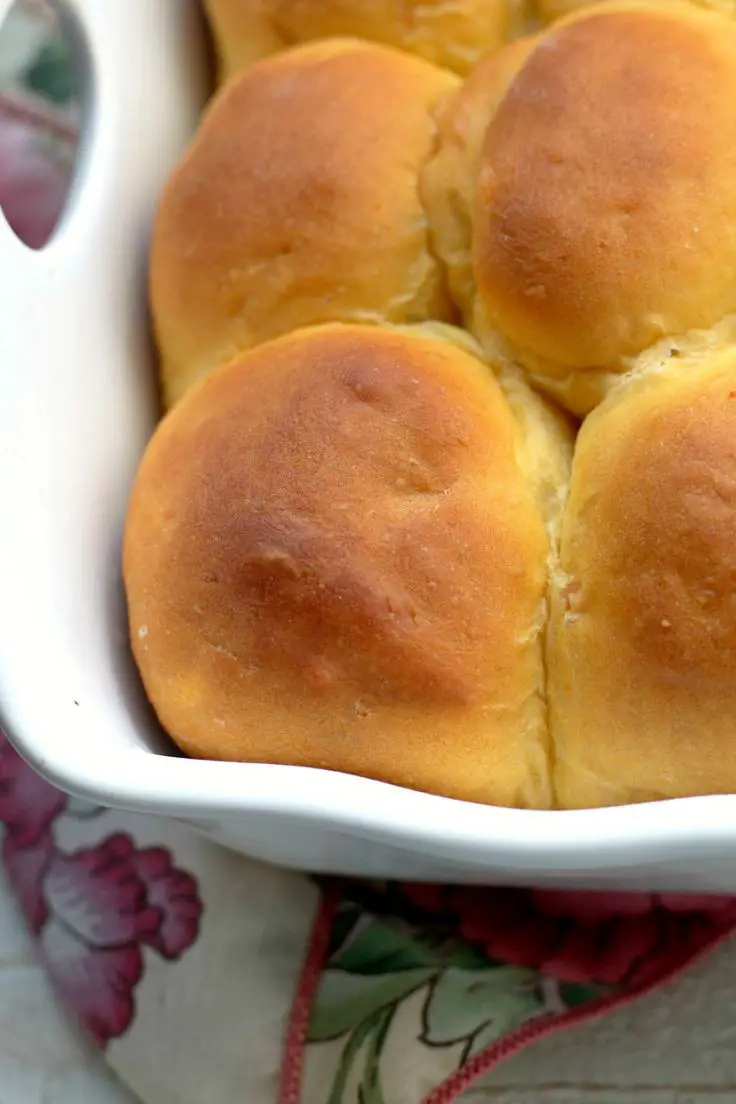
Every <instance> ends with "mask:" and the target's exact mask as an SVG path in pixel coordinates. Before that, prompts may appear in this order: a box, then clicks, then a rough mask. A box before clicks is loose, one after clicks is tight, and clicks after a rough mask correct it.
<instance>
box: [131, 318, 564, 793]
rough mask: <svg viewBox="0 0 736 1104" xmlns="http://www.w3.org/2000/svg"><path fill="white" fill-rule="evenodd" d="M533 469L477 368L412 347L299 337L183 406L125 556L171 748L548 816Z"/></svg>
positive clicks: (155, 453) (147, 672)
mask: <svg viewBox="0 0 736 1104" xmlns="http://www.w3.org/2000/svg"><path fill="white" fill-rule="evenodd" d="M539 432H540V434H541V433H542V432H543V430H542V429H541V428H540V430H539ZM524 451H525V444H524V442H523V439H522V436H521V433H520V431H519V427H518V424H517V422H516V421H515V418H514V416H513V415H512V413H511V410H510V408H509V406H508V404H507V402H506V400H505V398H504V396H503V394H502V392H501V390H500V388H499V386H498V384H497V382H496V380H495V379H494V377H493V375H492V373H491V372H490V371H489V370H488V369H487V367H486V366H485V365H483V364H481V363H480V362H479V361H477V360H475V359H474V358H473V357H472V356H470V355H469V354H468V353H467V352H464V351H463V350H461V349H460V348H458V347H456V346H453V345H451V344H448V343H447V342H444V341H440V340H434V339H432V338H429V337H421V336H416V335H412V334H406V333H403V332H396V331H389V330H382V329H380V328H372V327H368V328H366V327H341V326H330V327H318V328H316V329H312V330H304V331H300V332H297V333H293V334H291V335H289V336H287V337H284V338H280V339H279V340H277V341H275V342H271V343H269V344H266V345H261V346H259V347H258V348H256V349H254V350H252V351H251V352H250V353H249V354H247V355H246V356H245V357H243V358H241V359H239V360H237V361H233V362H232V363H231V364H230V365H229V366H227V367H225V368H221V369H219V370H218V371H216V372H214V373H213V374H212V375H210V376H209V377H208V378H207V379H206V380H204V381H203V382H202V383H201V384H200V385H198V386H197V387H196V388H194V389H193V390H192V391H191V392H190V393H189V394H188V395H187V396H185V398H184V399H183V400H182V401H181V403H180V404H177V406H176V407H175V408H174V410H173V411H172V412H171V413H170V414H169V416H168V417H167V418H166V419H165V420H164V422H163V423H162V424H161V426H160V428H159V430H158V432H157V433H156V435H155V436H154V438H153V441H152V443H151V445H150V447H149V449H148V452H147V454H146V456H145V458H144V461H143V463H142V466H141V469H140V472H139V475H138V479H137V483H136V487H135V490H134V493H133V497H132V502H131V507H130V513H129V518H128V525H127V534H126V548H125V578H126V587H127V592H128V599H129V606H130V619H131V638H132V642H133V647H134V651H135V655H136V659H137V661H138V664H139V667H140V670H141V673H142V675H143V679H144V682H145V685H146V689H147V691H148V693H149V696H150V698H151V700H152V702H153V704H154V706H155V707H156V709H157V711H158V713H159V716H160V717H161V720H162V722H163V724H164V726H165V727H166V728H167V730H168V731H169V732H170V733H171V735H172V736H173V737H174V739H175V740H176V741H177V742H178V743H179V744H180V745H181V746H182V747H183V748H184V749H185V750H186V751H188V752H189V753H191V754H194V755H198V756H204V757H211V758H218V759H233V760H238V759H246V760H262V761H267V762H287V763H297V764H306V765H313V766H323V767H330V768H333V769H342V770H348V771H354V772H357V773H361V774H365V775H367V776H369V777H376V778H383V779H387V780H389V781H394V782H397V783H400V784H404V785H408V786H415V787H417V788H423V789H428V790H430V791H434V792H439V793H446V794H449V795H454V796H463V797H466V798H468V799H471V800H481V801H496V802H499V803H501V804H522V805H525V804H532V805H534V804H542V805H544V804H546V802H547V800H548V770H547V764H546V755H547V737H546V721H545V716H544V708H543V701H542V693H541V688H542V684H543V671H542V658H541V641H540V633H541V628H542V624H543V620H544V604H543V600H544V592H545V585H546V557H547V537H546V533H545V527H544V518H543V517H542V512H541V509H540V506H539V505H538V503H537V502H536V501H535V499H534V494H533V492H532V490H531V489H530V486H529V484H528V482H527V477H526V475H525V474H523V473H522V470H521V467H520V464H519V458H520V457H522V456H523V454H524ZM541 455H542V462H543V463H544V464H545V466H548V464H549V463H551V462H552V460H551V454H550V452H549V451H548V454H547V455H546V456H544V454H543V452H542V453H541Z"/></svg>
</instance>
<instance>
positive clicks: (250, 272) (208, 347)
mask: <svg viewBox="0 0 736 1104" xmlns="http://www.w3.org/2000/svg"><path fill="white" fill-rule="evenodd" d="M457 84H458V80H457V78H456V77H454V76H453V75H452V74H450V73H448V72H446V71H444V70H442V69H439V68H437V67H436V66H433V65H430V64H429V63H428V62H425V61H421V60H420V59H418V58H414V57H411V56H409V55H408V54H404V53H401V52H399V51H398V50H392V49H389V48H387V47H383V46H376V45H372V44H370V43H363V42H358V41H353V40H337V39H333V40H329V41H325V42H320V43H315V44H312V45H309V46H303V47H298V48H295V49H293V50H289V51H287V52H285V53H283V54H280V55H278V56H277V57H275V58H272V59H269V60H267V61H264V62H261V63H260V64H258V65H255V66H253V67H252V68H251V69H249V70H248V71H247V72H246V73H244V74H243V75H241V76H240V77H237V78H236V79H235V80H234V81H232V82H231V83H230V84H228V85H227V86H226V88H225V89H223V90H222V91H221V92H220V94H219V95H218V96H217V97H216V98H215V100H214V101H213V103H212V105H211V106H210V107H209V109H208V111H207V113H206V114H205V117H204V120H203V122H202V124H201V126H200V128H199V131H198V133H197V135H196V136H195V138H194V141H193V143H192V145H191V148H190V149H189V151H188V153H187V155H186V156H185V158H184V160H183V162H182V163H181V164H180V166H179V167H178V168H177V169H176V171H175V172H174V173H173V175H172V176H171V178H170V180H169V182H168V185H167V187H166V189H165V191H164V194H163V196H162V198H161V201H160V204H159V208H158V213H157V217H156V221H155V226H154V232H153V242H152V250H151V264H150V296H151V304H152V310H153V320H154V327H155V332H156V337H157V341H158V346H159V351H160V356H161V376H162V389H163V394H164V401H165V404H166V405H167V406H170V405H171V404H172V403H173V402H175V401H176V400H177V399H178V398H179V397H180V396H181V395H182V394H183V393H184V391H185V390H186V389H187V387H189V386H190V385H191V384H192V383H193V382H195V380H197V379H199V378H200V377H201V376H202V375H204V374H205V373H206V372H208V371H210V370H211V369H212V368H214V367H215V366H216V365H217V364H219V363H221V362H223V361H226V360H228V359H230V358H231V357H234V356H236V355H237V354H239V353H240V352H242V351H244V350H246V349H248V348H250V347H251V346H253V345H256V344H257V343H258V342H260V341H264V340H268V339H269V338H272V337H275V336H277V335H279V334H281V333H286V332H288V331H290V330H292V329H295V328H296V327H299V326H304V325H311V324H313V323H318V322H330V321H343V322H351V321H357V322H375V323H380V322H383V321H388V322H391V323H406V322H408V323H414V322H421V321H423V320H425V319H432V318H435V319H440V320H451V319H452V317H453V307H452V304H451V302H450V300H449V296H448V294H447V291H446V288H445V277H444V273H443V271H442V268H441V266H440V264H439V263H438V261H437V260H436V259H435V258H434V257H433V255H432V252H431V248H430V243H429V234H428V226H427V218H426V215H425V212H424V209H423V206H422V202H421V198H420V195H419V186H418V175H419V171H420V169H421V167H422V166H423V165H424V163H425V162H426V161H427V160H428V158H429V157H430V156H431V153H432V150H433V147H434V143H435V125H434V121H433V111H434V109H435V107H436V105H437V103H438V101H439V100H440V99H441V98H442V97H443V96H444V95H446V94H447V93H448V92H450V91H451V90H453V89H454V88H455V87H456V86H457Z"/></svg>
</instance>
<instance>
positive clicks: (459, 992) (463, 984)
mask: <svg viewBox="0 0 736 1104" xmlns="http://www.w3.org/2000/svg"><path fill="white" fill-rule="evenodd" d="M537 981H538V974H537V972H536V970H525V969H520V968H517V967H514V966H497V967H493V968H491V969H485V970H458V969H455V968H452V967H451V968H449V969H446V970H443V971H442V973H441V974H440V975H439V977H438V978H437V981H436V982H435V984H434V985H433V987H432V990H431V993H430V994H429V997H428V998H427V1003H426V1005H425V1009H424V1032H423V1034H422V1041H423V1042H425V1043H427V1045H428V1046H449V1045H451V1044H453V1043H460V1042H463V1041H468V1042H469V1043H470V1044H471V1045H472V1050H473V1051H475V1050H482V1049H483V1047H485V1046H487V1045H488V1044H489V1043H491V1042H494V1041H495V1040H496V1039H499V1038H501V1036H502V1035H506V1034H508V1032H510V1031H515V1030H516V1029H517V1028H518V1027H520V1026H521V1025H522V1024H523V1023H525V1022H526V1021H527V1020H529V1019H531V1018H532V1017H533V1016H536V1015H539V1013H540V1012H541V1011H542V1010H543V1008H544V1005H543V1000H542V997H541V995H540V992H539V989H538V986H537Z"/></svg>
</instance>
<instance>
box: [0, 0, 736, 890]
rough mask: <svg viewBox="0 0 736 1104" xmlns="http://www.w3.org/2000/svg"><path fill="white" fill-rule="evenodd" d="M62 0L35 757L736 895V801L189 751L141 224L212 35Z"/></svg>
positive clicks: (12, 580)
mask: <svg viewBox="0 0 736 1104" xmlns="http://www.w3.org/2000/svg"><path fill="white" fill-rule="evenodd" d="M9 7H10V0H0V16H4V14H5V12H6V11H7V9H8V8H9ZM66 10H67V14H68V16H69V18H70V20H71V23H72V25H73V29H74V34H75V36H76V37H77V38H78V41H79V47H80V56H81V57H82V59H83V60H84V63H85V66H86V71H87V75H88V97H89V103H90V111H89V115H88V119H89V122H88V126H87V133H86V137H85V142H84V150H83V154H82V158H81V167H80V169H79V173H78V178H77V183H76V186H75V188H74V190H73V195H72V198H71V201H70V205H69V208H68V212H67V215H66V217H65V219H64V221H63V223H62V225H61V226H60V228H59V230H58V232H57V234H56V235H55V237H54V239H53V240H52V242H51V243H50V244H49V246H48V247H47V248H46V249H44V250H43V251H41V252H38V253H33V252H31V251H29V250H28V249H26V248H25V247H24V246H22V245H21V244H20V243H19V242H18V241H17V239H16V238H15V237H14V235H13V234H12V232H11V231H10V230H9V228H8V227H7V225H6V224H5V223H4V222H2V224H0V271H1V272H2V285H1V287H2V322H1V323H0V456H1V462H0V516H1V517H2V519H3V526H4V532H3V537H2V541H0V694H1V707H2V716H3V721H4V724H5V726H6V728H7V731H8V733H9V735H10V737H11V738H12V740H13V741H14V742H15V744H16V745H17V747H18V748H19V750H20V751H21V752H22V754H23V755H24V756H25V757H26V758H27V759H28V760H29V761H30V762H31V763H32V764H33V765H34V766H35V767H36V768H37V769H38V770H39V771H40V772H41V773H42V774H44V775H45V776H46V777H47V778H49V779H50V780H51V781H53V782H55V783H56V784H58V785H59V786H61V787H62V788H64V789H66V790H69V791H71V792H74V793H76V794H78V795H80V796H84V797H86V798H88V799H90V800H92V801H94V802H98V803H103V804H108V805H112V806H120V807H123V808H128V809H135V810H140V811H143V812H149V813H157V814H162V815H164V816H171V817H178V818H181V819H184V820H187V821H189V822H192V823H194V824H196V825H197V826H198V827H199V828H200V829H201V830H203V831H205V832H207V833H208V834H210V835H211V836H213V837H214V838H216V839H219V840H221V841H222V842H223V843H226V844H228V845H230V846H232V847H235V848H237V849H240V850H242V851H244V852H247V853H248V854H250V855H253V856H256V857H260V858H263V859H266V860H268V861H271V862H276V863H282V864H285V865H288V866H293V867H297V868H305V869H311V870H319V871H333V872H346V873H352V874H357V875H365V876H391V877H402V878H417V879H427V880H430V879H437V880H457V881H474V882H497V883H504V882H507V883H536V884H556V885H570V886H591V887H603V886H611V887H614V886H615V887H623V888H627V887H628V888H640V889H648V890H661V889H671V890H693V891H699V892H702V891H704V890H714V891H717V890H736V797H708V798H699V799H690V800H687V801H673V802H664V803H659V804H650V805H640V806H636V807H632V808H618V809H610V810H606V809H601V810H594V811H590V812H579V813H538V812H523V811H516V810H507V809H496V808H487V807H484V806H479V805H472V804H467V803H463V802H457V801H450V800H446V799H443V798H438V797H432V796H428V795H426V794H421V793H414V792H410V791H407V790H403V789H399V788H397V787H393V786H388V785H385V784H383V783H379V782H373V781H370V780H367V779H363V778H356V777H351V776H347V775H341V774H337V773H330V772H325V771H319V770H307V769H304V768H291V767H282V766H266V765H248V764H227V763H211V762H199V761H192V760H187V759H184V758H181V757H179V756H177V755H176V753H175V752H173V751H172V749H171V746H170V745H169V744H168V742H167V741H166V739H165V738H164V737H163V735H162V734H161V732H160V730H159V729H158V727H157V725H156V723H155V721H154V719H153V718H152V716H151V713H150V711H149V710H148V708H147V706H146V703H145V701H144V699H143V696H142V694H141V691H140V687H139V685H138V682H137V678H136V676H135V672H134V670H133V667H132V664H131V660H130V657H129V654H128V648H127V641H126V629H125V619H124V607H123V596H122V588H121V580H120V535H121V526H122V521H123V516H124V511H125V503H126V496H127V492H128V488H129V485H130V481H131V478H132V475H133V472H134V469H135V466H136V462H137V460H138V457H139V456H140V453H141V450H142V449H143V447H144V444H145V442H146V439H147V437H148V436H149V434H150V432H151V430H152V428H153V425H154V419H155V410H156V408H155V402H154V388H153V386H152V379H153V366H152V354H151V348H150V343H149V337H148V331H147V316H146V306H145V285H144V266H145V255H146V239H147V234H148V230H149V226H150V222H151V216H152V211H153V207H154V204H155V201H156V196H157V194H158V192H159V189H160V186H161V184H162V182H163V180H164V177H165V175H166V173H167V171H168V170H169V168H170V166H171V165H172V164H173V162H174V161H175V159H176V158H177V157H178V155H179V153H180V151H181V149H182V147H183V146H184V144H185V142H186V140H187V138H188V136H189V135H190V133H191V131H192V129H193V127H194V125H195V122H196V118H197V115H198V111H199V108H200V105H201V102H202V98H203V94H204V60H203V53H202V50H201V41H202V36H201V32H200V27H199V26H198V14H197V11H196V6H195V5H194V4H193V3H191V2H189V0H69V2H68V3H67V5H66Z"/></svg>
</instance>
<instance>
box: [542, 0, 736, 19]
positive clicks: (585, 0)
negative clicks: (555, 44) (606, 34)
mask: <svg viewBox="0 0 736 1104" xmlns="http://www.w3.org/2000/svg"><path fill="white" fill-rule="evenodd" d="M590 2H591V0H536V3H535V4H534V9H535V12H536V14H537V15H538V16H539V18H540V19H541V20H542V21H543V22H544V23H550V22H552V21H553V20H555V19H561V18H562V17H563V16H566V15H570V14H571V13H572V12H576V11H579V10H580V9H581V8H587V7H590ZM654 2H655V3H656V2H657V0H654ZM660 2H661V0H660ZM689 2H690V3H691V4H694V5H695V6H696V7H698V8H706V9H710V10H711V11H717V12H720V13H721V14H722V15H727V16H733V15H734V14H736V0H689Z"/></svg>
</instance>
